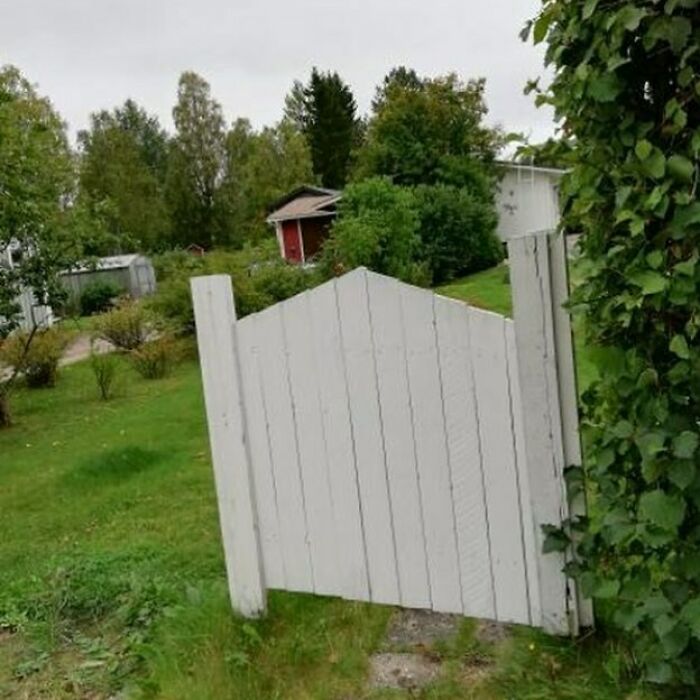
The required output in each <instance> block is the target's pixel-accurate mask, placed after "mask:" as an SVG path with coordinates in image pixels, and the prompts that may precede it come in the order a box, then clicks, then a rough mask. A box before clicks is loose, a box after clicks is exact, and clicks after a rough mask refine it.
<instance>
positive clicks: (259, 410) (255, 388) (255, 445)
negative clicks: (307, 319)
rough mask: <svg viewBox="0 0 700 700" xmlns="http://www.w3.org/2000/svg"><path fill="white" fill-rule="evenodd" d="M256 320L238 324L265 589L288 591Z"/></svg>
mask: <svg viewBox="0 0 700 700" xmlns="http://www.w3.org/2000/svg"><path fill="white" fill-rule="evenodd" d="M256 323H257V318H256V317H255V316H251V317H249V318H247V319H244V320H243V321H241V322H240V323H238V324H237V332H238V353H239V362H240V367H241V380H242V381H241V383H242V387H243V402H244V405H245V407H246V424H247V432H248V448H249V450H250V455H251V463H252V468H253V472H254V473H253V482H254V483H253V486H254V492H255V502H256V506H257V512H258V530H259V535H260V541H261V549H262V559H263V567H264V570H265V585H266V586H267V587H269V588H286V585H287V584H286V578H285V575H284V557H283V554H282V542H281V535H280V524H279V514H278V505H277V503H278V497H277V492H276V489H275V480H274V477H273V474H272V456H271V454H270V440H269V436H268V432H267V429H268V420H267V413H266V411H265V405H264V403H263V393H262V383H261V382H262V380H261V378H260V372H259V369H258V347H257V333H256Z"/></svg>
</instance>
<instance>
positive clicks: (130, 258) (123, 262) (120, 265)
mask: <svg viewBox="0 0 700 700" xmlns="http://www.w3.org/2000/svg"><path fill="white" fill-rule="evenodd" d="M140 258H143V256H142V255H137V254H135V253H132V254H130V255H110V256H109V257H106V258H100V259H99V260H97V261H96V262H95V264H94V265H77V266H76V267H73V268H71V269H70V270H68V272H65V273H63V274H77V273H80V272H98V271H102V270H124V269H126V268H128V267H131V265H132V264H133V263H134V262H135V261H136V260H138V259H140Z"/></svg>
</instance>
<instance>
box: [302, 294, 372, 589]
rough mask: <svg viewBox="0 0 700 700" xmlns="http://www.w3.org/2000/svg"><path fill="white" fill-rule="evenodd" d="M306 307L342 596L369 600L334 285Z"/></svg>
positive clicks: (311, 298) (311, 297) (309, 297)
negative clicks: (315, 363)
mask: <svg viewBox="0 0 700 700" xmlns="http://www.w3.org/2000/svg"><path fill="white" fill-rule="evenodd" d="M308 303H309V307H310V312H311V329H310V333H311V336H312V339H313V344H314V349H315V355H316V357H317V358H322V359H321V360H320V361H319V374H318V382H319V394H320V400H321V407H322V410H321V414H322V420H323V430H324V433H325V436H326V460H327V465H328V469H329V479H330V488H331V498H332V501H333V512H334V519H335V523H336V537H337V541H336V545H335V546H336V549H337V551H338V553H339V555H340V556H339V557H338V562H337V563H338V575H339V578H340V580H341V582H342V595H343V596H344V597H345V598H350V599H353V600H369V599H370V598H369V580H368V572H367V557H366V553H365V544H364V535H363V530H362V516H361V509H360V496H359V489H358V479H357V467H356V465H355V448H354V444H353V434H352V424H351V420H350V408H349V404H348V392H347V386H346V383H345V363H344V360H343V354H342V347H341V337H340V321H339V319H338V307H337V300H336V292H335V282H334V281H332V282H328V283H326V284H324V285H321V286H320V287H316V288H315V289H314V290H313V292H312V293H311V294H309V296H308Z"/></svg>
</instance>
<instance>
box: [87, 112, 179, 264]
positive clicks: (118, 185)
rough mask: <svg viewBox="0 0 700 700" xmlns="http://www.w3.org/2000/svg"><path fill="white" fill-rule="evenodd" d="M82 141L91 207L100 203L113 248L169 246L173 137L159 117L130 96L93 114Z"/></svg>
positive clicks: (116, 249) (115, 250) (149, 248)
mask: <svg viewBox="0 0 700 700" xmlns="http://www.w3.org/2000/svg"><path fill="white" fill-rule="evenodd" d="M78 143H79V145H80V151H81V154H80V155H81V157H80V187H81V193H82V195H84V196H85V197H86V198H87V200H88V202H89V204H90V206H92V207H96V206H97V207H101V209H102V212H103V213H104V216H105V218H106V223H107V226H108V229H109V232H110V233H111V234H112V237H111V241H112V243H111V245H112V250H113V251H114V252H123V251H124V250H129V249H131V248H132V247H136V248H139V249H142V250H155V249H158V248H162V247H163V246H165V245H166V244H167V239H168V236H169V233H170V225H169V220H168V213H167V210H166V206H165V194H164V181H165V172H166V167H167V157H168V137H167V134H166V133H165V131H164V130H163V129H162V128H161V126H160V124H159V123H158V120H157V119H156V118H155V117H151V116H149V115H148V114H147V113H146V112H145V110H143V109H142V108H140V107H139V106H138V105H137V104H136V103H135V102H133V101H132V100H127V101H126V102H125V103H124V105H123V106H122V107H117V108H116V109H114V110H113V111H111V112H109V111H106V110H103V111H101V112H97V113H95V114H93V115H92V116H91V118H90V128H89V129H87V130H85V131H81V132H80V133H79V134H78ZM104 252H108V251H104Z"/></svg>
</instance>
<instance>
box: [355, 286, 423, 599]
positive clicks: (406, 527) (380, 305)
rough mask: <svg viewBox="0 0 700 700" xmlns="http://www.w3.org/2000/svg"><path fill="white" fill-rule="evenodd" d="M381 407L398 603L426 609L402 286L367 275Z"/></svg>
mask: <svg viewBox="0 0 700 700" xmlns="http://www.w3.org/2000/svg"><path fill="white" fill-rule="evenodd" d="M367 284H368V293H369V308H370V316H371V323H372V335H373V339H374V349H375V353H376V363H377V380H378V387H379V404H380V408H381V416H382V423H383V426H384V447H385V451H386V465H387V471H388V475H389V492H390V496H391V502H392V505H393V508H392V513H393V517H394V534H395V537H396V556H397V568H398V575H399V583H400V587H401V604H402V605H404V606H406V607H408V608H430V607H431V599H430V584H429V581H428V563H427V558H426V551H425V536H424V532H423V512H422V507H421V501H420V491H419V486H418V471H417V465H416V454H415V442H414V439H413V421H412V416H411V401H410V395H409V390H408V375H407V366H406V342H405V339H404V332H403V325H402V319H401V299H400V291H399V290H400V286H401V285H400V283H398V282H397V281H396V280H394V279H391V278H390V277H384V276H382V275H376V274H373V273H371V272H370V273H368V274H367Z"/></svg>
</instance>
